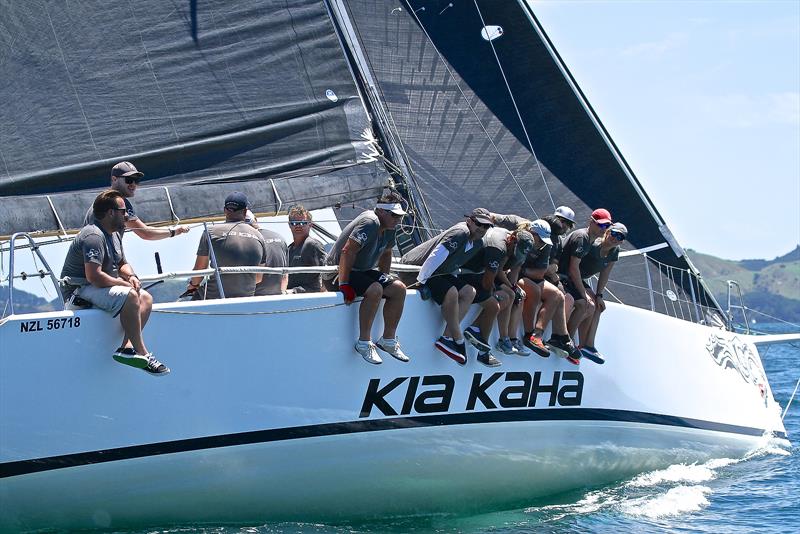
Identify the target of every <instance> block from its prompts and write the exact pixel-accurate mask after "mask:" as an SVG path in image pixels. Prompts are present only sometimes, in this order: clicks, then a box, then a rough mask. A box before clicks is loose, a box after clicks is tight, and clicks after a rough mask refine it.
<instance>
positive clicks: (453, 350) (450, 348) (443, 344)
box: [433, 336, 467, 365]
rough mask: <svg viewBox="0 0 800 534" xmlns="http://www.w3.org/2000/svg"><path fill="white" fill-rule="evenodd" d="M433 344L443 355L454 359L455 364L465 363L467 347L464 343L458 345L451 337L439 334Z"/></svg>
mask: <svg viewBox="0 0 800 534" xmlns="http://www.w3.org/2000/svg"><path fill="white" fill-rule="evenodd" d="M433 346H434V347H436V348H437V349H439V350H440V351H442V352H443V353H444V355H445V356H447V357H448V358H450V359H451V360H453V361H455V362H456V363H457V364H459V365H466V363H467V348H466V346H465V344H464V343H462V344H461V345H459V344H458V343H456V342H455V341H453V340H452V339H446V338H445V337H444V336H441V337H440V338H439V339H437V340H436V341H435V342H434V344H433Z"/></svg>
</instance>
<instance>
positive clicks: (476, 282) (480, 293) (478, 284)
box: [459, 273, 497, 304]
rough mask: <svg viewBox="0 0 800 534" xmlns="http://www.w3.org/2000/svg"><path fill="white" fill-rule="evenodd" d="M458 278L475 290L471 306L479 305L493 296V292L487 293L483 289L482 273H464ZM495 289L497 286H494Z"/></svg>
mask: <svg viewBox="0 0 800 534" xmlns="http://www.w3.org/2000/svg"><path fill="white" fill-rule="evenodd" d="M459 278H461V279H462V280H463V281H464V282H466V283H468V284H469V285H471V286H472V287H474V288H475V299H474V300H473V301H472V303H473V304H480V303H481V302H483V301H484V300H486V299H488V298H489V297H491V296H492V295H493V294H494V291H487V290H486V289H483V273H465V274H461V275H459ZM496 288H497V284H495V289H496Z"/></svg>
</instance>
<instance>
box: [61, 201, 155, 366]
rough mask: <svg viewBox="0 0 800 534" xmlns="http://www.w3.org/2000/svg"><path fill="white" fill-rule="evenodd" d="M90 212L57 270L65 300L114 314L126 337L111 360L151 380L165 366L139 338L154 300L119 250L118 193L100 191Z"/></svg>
mask: <svg viewBox="0 0 800 534" xmlns="http://www.w3.org/2000/svg"><path fill="white" fill-rule="evenodd" d="M92 213H93V216H92V222H91V223H90V224H88V225H86V226H84V227H83V229H81V231H80V233H78V235H77V237H76V238H75V240H74V241H73V242H72V244H71V245H70V247H69V250H68V251H67V256H66V258H65V260H64V267H63V269H62V271H61V278H62V286H63V294H64V297H65V298H69V299H70V303H71V304H72V305H77V303H76V302H75V301H76V300H83V301H85V302H88V303H90V304H92V305H93V306H94V307H97V308H100V309H102V310H105V311H107V312H109V313H112V314H114V315H115V316H116V314H119V318H120V322H121V323H122V329H123V330H124V332H125V336H124V337H123V339H122V344H121V345H120V347H119V348H118V349H117V350H116V351H115V352H114V354H113V357H114V359H115V360H116V361H118V362H120V363H124V364H126V365H130V366H132V367H136V368H137V369H143V370H144V371H146V372H148V373H150V374H151V375H154V376H163V375H166V374H168V373H169V368H168V367H167V366H166V365H164V364H163V363H161V362H159V361H158V360H156V359H155V357H154V356H153V354H152V353H151V352H150V351H148V350H147V347H146V346H145V344H144V339H143V338H142V328H144V325H145V324H146V323H147V319H148V318H149V317H150V310H151V309H152V307H153V298H152V297H151V296H150V294H149V293H148V292H147V291H145V290H144V289H142V284H141V282H140V281H139V277H137V276H136V274H135V273H134V272H133V268H132V267H131V266H130V264H129V263H128V262H127V260H126V259H125V253H124V251H123V249H122V237H121V232H122V230H124V228H125V219H126V217H127V208H126V206H125V199H124V197H123V196H122V195H121V194H120V193H119V192H118V191H114V190H108V191H103V192H102V193H100V194H99V195H97V197H96V198H95V199H94V203H93V204H92Z"/></svg>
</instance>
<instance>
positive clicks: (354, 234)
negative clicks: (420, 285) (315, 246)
mask: <svg viewBox="0 0 800 534" xmlns="http://www.w3.org/2000/svg"><path fill="white" fill-rule="evenodd" d="M402 200H403V197H401V196H400V195H399V194H398V193H395V192H390V193H388V194H386V195H384V196H382V197H381V198H380V199H379V200H378V203H377V205H376V206H375V209H374V210H367V211H365V212H363V213H362V214H361V215H359V216H358V217H356V218H355V219H353V221H352V222H350V224H348V225H347V226H345V228H344V230H342V233H341V234H340V235H339V239H337V240H336V243H334V245H333V248H332V249H331V250H330V252H328V255H327V257H326V258H325V263H326V264H327V265H336V266H338V267H339V272H338V275H336V274H333V273H330V274H329V273H326V274H329V275H328V276H325V275H323V280H324V281H325V284H326V287H327V288H328V289H330V290H338V291H341V292H342V294H343V295H344V301H345V303H346V304H351V303H352V302H353V300H355V298H356V297H359V296H361V297H364V298H363V300H362V301H361V306H360V307H359V310H358V327H359V333H358V339H357V340H356V343H355V350H356V352H358V353H359V354H360V355H361V357H362V358H364V360H365V361H367V362H369V363H372V364H379V363H383V360H382V359H381V357H380V356H379V355H378V351H377V350H375V349H376V348H379V349H381V350H382V351H383V352H385V353H387V354H389V355H390V356H392V357H394V358H396V359H398V360H400V361H401V362H407V361H409V358H408V356H406V355H405V354H404V353H403V351H402V349H401V348H400V342H399V341H398V340H397V325H398V324H399V323H400V316H401V315H402V314H403V306H404V305H405V301H406V286H405V284H403V282H401V281H400V280H398V279H397V277H395V276H394V275H392V274H390V273H389V270H390V268H391V265H392V247H394V244H395V233H396V231H397V228H396V227H397V225H398V223H399V222H400V221H401V220H402V219H403V215H405V214H406V211H405V210H404V209H403V205H402ZM337 276H338V278H337V279H336V281H334V277H337ZM381 299H386V303H385V304H384V305H383V335H382V336H381V338H380V339H379V340H378V341H377V342H376V343H373V342H372V323H373V322H374V321H375V315H376V314H377V313H378V306H379V305H380V303H381Z"/></svg>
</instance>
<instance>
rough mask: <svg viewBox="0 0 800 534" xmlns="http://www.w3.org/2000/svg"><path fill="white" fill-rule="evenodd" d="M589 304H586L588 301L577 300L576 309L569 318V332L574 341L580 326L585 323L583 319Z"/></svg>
mask: <svg viewBox="0 0 800 534" xmlns="http://www.w3.org/2000/svg"><path fill="white" fill-rule="evenodd" d="M587 306H588V304H587V303H586V299H581V300H576V301H575V306H574V309H573V310H572V313H571V314H570V316H569V321H567V330H568V331H569V335H570V336H572V339H575V333H576V332H577V330H578V325H580V324H581V323H582V322H583V319H584V317H585V315H586V307H587Z"/></svg>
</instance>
